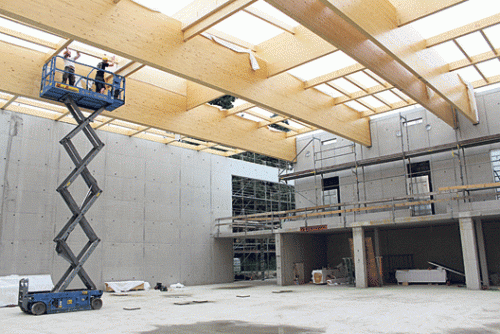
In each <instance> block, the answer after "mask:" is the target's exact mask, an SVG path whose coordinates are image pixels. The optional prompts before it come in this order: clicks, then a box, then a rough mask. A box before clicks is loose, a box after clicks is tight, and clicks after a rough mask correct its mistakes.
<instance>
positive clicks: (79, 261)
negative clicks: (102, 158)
mask: <svg viewBox="0 0 500 334" xmlns="http://www.w3.org/2000/svg"><path fill="white" fill-rule="evenodd" d="M63 103H64V104H65V105H66V107H67V108H68V110H69V112H70V114H71V115H72V116H73V118H74V119H75V120H76V122H77V123H78V126H77V127H76V128H74V129H73V130H72V131H71V132H70V133H68V134H67V135H66V136H65V137H64V138H63V139H61V141H60V143H61V145H62V146H63V147H64V149H65V150H66V152H67V153H68V155H69V156H70V158H71V160H72V161H73V163H74V164H75V168H74V169H73V171H72V172H71V173H70V174H69V175H68V176H67V177H66V178H65V179H64V181H63V182H62V183H61V184H60V185H59V187H58V188H57V192H58V193H59V194H60V195H61V196H62V198H63V200H64V202H65V203H66V205H67V206H68V207H69V209H70V210H71V212H72V213H73V216H72V217H71V218H70V219H69V220H68V222H67V223H66V225H65V226H64V227H63V228H62V229H61V231H60V232H59V234H58V235H57V236H56V237H55V239H54V242H56V244H57V245H56V252H57V253H58V254H59V255H60V256H62V257H63V258H64V259H65V260H66V261H68V262H69V264H70V266H69V268H68V270H66V272H65V273H64V275H63V276H62V277H61V279H60V280H59V282H57V284H56V285H55V286H54V288H53V289H52V292H62V291H65V290H66V288H67V287H68V285H69V284H70V283H71V281H72V280H73V279H74V278H75V276H76V275H78V276H79V277H80V279H81V280H82V282H83V284H85V286H86V287H87V289H89V290H95V289H96V286H95V284H94V282H92V280H91V279H90V277H89V276H88V274H87V273H86V272H85V270H84V269H83V264H84V263H85V262H86V261H87V259H88V258H89V256H90V254H92V252H93V251H94V250H95V248H96V247H97V245H98V244H99V242H100V241H101V240H100V239H99V238H98V237H97V235H96V233H95V232H94V230H93V229H92V227H91V226H90V224H89V222H88V221H87V219H86V218H85V213H87V211H88V210H89V209H90V207H91V206H92V205H93V204H94V202H95V201H96V200H97V198H98V197H99V195H101V193H102V190H101V189H100V188H99V186H98V185H97V180H96V179H95V178H94V177H93V176H92V175H91V174H90V171H89V170H88V168H87V166H88V164H89V163H90V162H91V161H92V160H93V159H94V158H95V156H96V155H97V154H98V153H99V151H100V150H101V149H102V148H103V147H104V143H103V142H102V141H101V140H100V139H99V137H98V136H97V134H96V132H95V130H94V129H93V128H92V127H91V126H90V123H91V122H92V121H93V120H94V119H95V118H96V117H97V116H99V114H100V113H101V112H102V111H103V110H104V107H101V108H99V109H98V110H96V111H94V112H93V113H92V114H90V115H89V116H88V117H85V116H84V115H83V113H82V111H81V110H80V108H79V107H78V106H77V105H76V103H75V101H74V100H73V99H72V98H71V96H68V97H66V98H65V99H64V100H63ZM82 131H83V133H84V134H85V136H86V137H87V139H88V140H89V141H90V143H91V144H92V147H93V148H92V149H91V150H90V151H89V152H88V153H87V154H86V155H85V156H84V157H83V158H82V157H81V155H80V154H79V153H78V151H77V149H76V147H75V145H73V143H72V141H71V139H72V138H73V137H75V136H76V135H77V134H78V133H80V132H82ZM80 175H81V176H82V178H83V180H84V181H85V183H86V184H87V186H88V187H89V191H88V193H87V195H86V196H85V199H84V201H83V203H82V204H81V206H80V205H78V203H77V202H76V201H75V199H74V198H73V196H72V195H71V193H70V192H69V187H70V186H71V184H72V183H73V182H74V181H75V180H76V178H77V177H78V176H80ZM78 224H80V226H81V228H82V229H83V232H85V234H86V236H87V237H88V239H89V240H88V242H87V243H86V245H85V246H84V247H83V248H82V249H81V251H80V252H79V254H78V255H75V253H73V251H72V250H71V249H70V247H69V245H68V243H67V240H68V237H69V235H70V234H71V232H72V231H73V230H74V229H75V227H76V226H77V225H78Z"/></svg>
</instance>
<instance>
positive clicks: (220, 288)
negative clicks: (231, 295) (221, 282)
mask: <svg viewBox="0 0 500 334" xmlns="http://www.w3.org/2000/svg"><path fill="white" fill-rule="evenodd" d="M251 287H252V285H228V286H220V287H217V288H215V289H217V290H233V289H248V288H251Z"/></svg>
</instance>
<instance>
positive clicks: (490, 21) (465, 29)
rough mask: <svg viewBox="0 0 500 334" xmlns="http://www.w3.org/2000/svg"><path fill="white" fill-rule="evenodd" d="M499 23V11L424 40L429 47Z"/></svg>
mask: <svg viewBox="0 0 500 334" xmlns="http://www.w3.org/2000/svg"><path fill="white" fill-rule="evenodd" d="M499 23H500V13H498V14H495V15H492V16H489V17H487V18H484V19H482V20H479V21H476V22H472V23H469V24H466V25H464V26H462V27H458V28H456V29H453V30H450V31H447V32H444V33H442V34H440V35H437V36H434V37H431V38H428V39H426V40H425V44H426V47H428V48H430V47H433V46H436V45H439V44H443V43H446V42H449V41H452V40H454V39H457V38H460V37H462V36H465V35H468V34H472V33H474V32H476V31H480V30H483V29H486V28H489V27H491V26H494V25H497V24H499Z"/></svg>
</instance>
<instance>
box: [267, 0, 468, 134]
mask: <svg viewBox="0 0 500 334" xmlns="http://www.w3.org/2000/svg"><path fill="white" fill-rule="evenodd" d="M266 1H267V2H269V3H270V4H271V5H273V6H275V7H276V8H277V9H279V10H281V11H283V12H284V13H285V14H287V15H289V16H290V17H292V18H293V19H295V20H296V21H298V22H300V23H302V24H303V25H304V26H305V27H307V28H308V29H311V30H312V31H313V32H315V33H316V34H318V35H319V36H321V37H322V38H324V39H325V40H326V41H328V42H329V43H331V44H332V45H335V46H337V47H338V48H339V49H341V50H342V51H344V52H345V53H347V54H348V55H349V56H351V57H352V58H354V59H355V60H357V61H358V62H359V63H361V64H362V65H364V66H365V67H367V68H369V69H370V70H371V71H373V72H374V73H375V74H377V75H378V76H380V77H381V78H383V79H384V80H386V81H387V82H389V83H391V84H392V85H394V86H395V87H397V88H399V89H400V90H402V91H403V92H404V93H405V94H406V95H408V96H409V97H411V98H412V99H414V100H415V101H417V102H418V103H419V104H421V105H422V106H424V107H425V108H427V109H428V110H429V111H431V112H433V113H434V114H435V115H436V116H438V117H439V118H441V119H442V120H443V121H445V122H446V123H447V124H449V125H450V126H452V127H454V126H455V122H454V117H453V113H452V107H454V108H456V109H458V110H460V111H461V112H462V113H463V114H464V115H465V116H466V117H467V118H468V119H469V120H470V121H471V122H473V123H477V122H478V120H477V119H476V118H475V115H474V113H473V112H472V111H471V109H470V106H469V104H468V98H467V92H466V89H465V86H464V85H463V84H462V83H461V82H460V79H459V78H458V76H457V75H456V74H455V73H447V71H446V68H445V67H444V65H445V64H446V63H444V61H443V60H442V59H440V58H439V56H438V55H437V53H435V52H433V53H432V54H431V53H427V52H425V51H429V50H428V49H427V50H421V51H419V48H418V45H419V44H420V45H421V44H422V43H423V42H424V41H423V39H422V38H421V37H420V36H419V35H418V34H416V32H414V31H413V30H412V29H411V27H408V26H407V27H404V28H399V29H396V28H397V25H396V18H395V17H396V16H395V9H394V8H393V7H392V5H391V4H390V3H389V2H388V1H387V0H376V3H374V4H373V5H372V6H366V2H365V1H363V0H352V1H349V2H338V1H334V0H307V1H301V0H290V1H287V0H266ZM330 27H335V29H331V28H330ZM429 89H430V90H432V91H434V92H435V93H436V94H433V95H432V96H429V95H428V90H429Z"/></svg>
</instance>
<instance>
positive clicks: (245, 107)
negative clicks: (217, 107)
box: [225, 103, 255, 117]
mask: <svg viewBox="0 0 500 334" xmlns="http://www.w3.org/2000/svg"><path fill="white" fill-rule="evenodd" d="M253 107H255V104H253V103H244V104H242V105H239V106H237V107H234V108H232V109H231V110H227V111H226V114H225V116H226V117H228V116H232V115H236V114H239V113H240V112H244V111H246V110H248V109H252V108H253Z"/></svg>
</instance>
